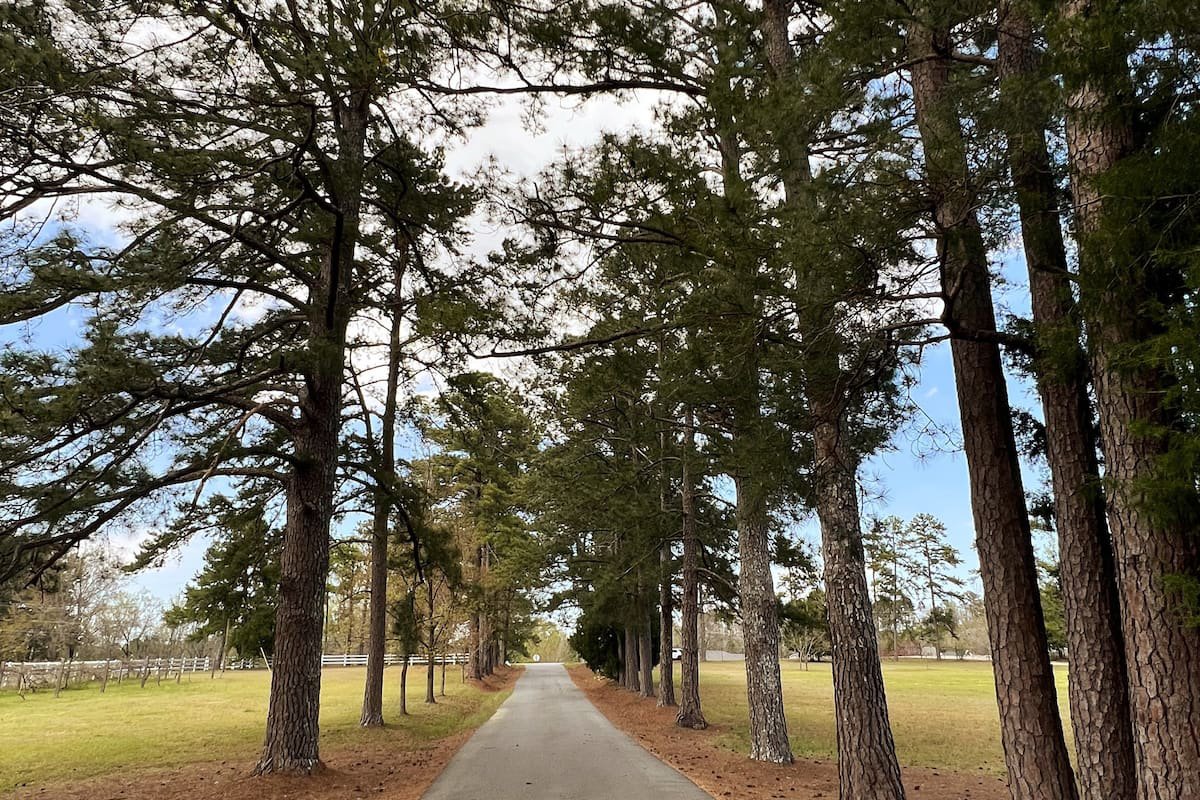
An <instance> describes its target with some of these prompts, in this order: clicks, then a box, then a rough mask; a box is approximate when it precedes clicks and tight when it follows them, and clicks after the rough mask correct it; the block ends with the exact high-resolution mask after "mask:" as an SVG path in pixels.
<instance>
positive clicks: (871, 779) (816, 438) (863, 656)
mask: <svg viewBox="0 0 1200 800" xmlns="http://www.w3.org/2000/svg"><path fill="white" fill-rule="evenodd" d="M810 403H813V401H812V400H810ZM813 416H814V418H815V419H816V424H815V426H814V428H813V445H814V448H815V450H816V454H815V455H816V458H815V475H816V491H817V516H818V518H819V519H820V522H821V546H822V552H823V553H824V556H825V592H826V597H827V599H828V608H829V639H830V645H831V650H832V651H833V694H834V703H835V707H836V709H837V752H838V785H839V787H840V789H841V796H842V797H844V798H855V800H859V799H862V800H866V799H867V798H871V799H872V800H875V799H878V800H883V799H884V798H903V797H904V785H903V783H901V781H900V764H899V761H898V760H897V759H896V745H895V742H894V740H893V738H892V728H891V723H890V722H889V720H888V707H887V695H886V694H885V692H884V685H883V672H882V670H881V669H880V660H879V640H878V637H877V636H876V632H875V620H874V617H873V616H872V614H871V602H870V593H869V591H868V589H867V572H866V561H865V558H864V556H863V542H862V522H861V520H860V518H859V511H858V480H857V467H856V465H855V463H854V459H853V457H852V456H851V455H850V453H849V452H847V450H848V448H847V446H846V437H845V435H844V433H843V431H842V427H843V421H844V420H843V416H842V414H841V412H840V411H839V410H837V409H836V408H832V407H830V406H829V405H827V404H825V403H815V404H813Z"/></svg>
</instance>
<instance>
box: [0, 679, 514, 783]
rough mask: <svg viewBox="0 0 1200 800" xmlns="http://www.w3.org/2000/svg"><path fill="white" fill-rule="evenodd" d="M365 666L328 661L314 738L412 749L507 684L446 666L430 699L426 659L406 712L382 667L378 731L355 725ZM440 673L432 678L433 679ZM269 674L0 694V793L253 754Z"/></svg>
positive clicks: (489, 704)
mask: <svg viewBox="0 0 1200 800" xmlns="http://www.w3.org/2000/svg"><path fill="white" fill-rule="evenodd" d="M364 676H365V669H363V668H353V667H350V668H333V669H326V670H325V672H324V674H323V676H322V679H321V744H322V747H323V748H333V749H336V748H340V747H344V746H350V745H354V744H356V743H365V742H368V741H369V742H372V743H380V742H387V743H389V744H391V743H392V742H394V743H395V746H396V747H397V748H415V747H419V746H420V745H421V744H422V743H424V742H428V741H432V740H435V739H441V738H443V737H446V736H450V735H453V734H455V733H458V732H459V731H461V730H464V729H468V728H472V727H475V726H477V725H479V724H480V723H482V722H483V721H484V720H486V719H487V718H488V717H489V716H491V714H492V712H493V711H495V710H496V708H497V707H499V705H500V703H501V702H503V701H504V699H505V698H506V697H507V696H508V694H509V692H508V691H483V690H480V689H477V688H475V687H474V686H471V685H469V684H463V683H461V682H460V673H459V670H458V669H457V668H454V667H451V668H449V669H448V670H447V673H446V696H445V697H438V704H437V705H434V706H428V705H426V704H425V703H424V699H425V682H424V678H425V674H424V668H420V667H418V668H411V669H410V670H409V673H408V677H409V682H408V709H409V714H410V716H408V717H401V716H400V715H399V682H400V670H399V668H398V667H388V669H387V672H386V673H385V681H386V683H385V690H384V718H385V719H386V720H387V722H388V727H387V728H386V729H385V730H382V731H380V730H364V729H362V728H360V727H359V726H358V717H359V711H360V709H361V705H362V692H363V679H364ZM440 678H441V675H440V673H439V674H438V679H439V682H438V687H439V688H440V685H441V684H440ZM269 687H270V676H269V675H268V673H267V672H266V671H253V672H226V673H225V674H224V675H223V676H221V677H218V678H216V679H215V680H212V679H210V678H209V676H208V673H195V674H194V675H192V676H191V680H190V681H189V679H188V677H187V676H186V675H185V676H184V679H183V682H182V683H181V684H178V685H176V684H175V682H174V680H171V681H164V682H163V683H162V685H161V686H160V685H156V684H155V683H154V681H153V679H151V681H150V682H149V683H147V684H146V688H145V689H141V688H139V687H138V682H137V681H136V680H133V681H126V682H125V683H124V684H123V685H121V686H117V685H116V684H114V683H110V684H109V686H108V691H107V692H105V693H104V694H101V693H100V691H99V689H98V688H97V687H95V686H89V687H85V688H79V689H71V690H67V691H64V692H63V693H62V695H61V696H60V697H59V698H57V699H56V698H55V697H54V693H53V692H38V693H37V694H27V695H25V699H24V700H22V699H21V698H20V697H19V696H17V695H16V694H13V693H11V692H4V693H0V792H4V791H6V790H9V789H12V788H13V787H15V786H20V785H23V784H25V785H42V784H45V783H53V782H56V781H63V780H77V779H81V778H86V777H91V776H96V775H107V774H110V773H114V772H118V771H121V772H124V771H126V770H131V769H143V768H148V767H166V766H175V765H180V764H188V763H192V762H198V761H221V760H225V759H241V760H253V759H254V757H255V755H256V753H257V750H258V748H259V746H260V745H261V744H262V739H263V733H264V730H265V727H264V726H265V720H266V715H267V694H268V690H269Z"/></svg>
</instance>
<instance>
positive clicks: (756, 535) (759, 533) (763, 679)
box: [734, 475, 792, 764]
mask: <svg viewBox="0 0 1200 800" xmlns="http://www.w3.org/2000/svg"><path fill="white" fill-rule="evenodd" d="M734 485H735V486H736V488H737V531H738V564H739V568H740V574H739V576H738V600H739V605H740V606H741V612H742V631H743V638H744V640H745V647H746V695H747V700H748V702H749V706H750V757H751V758H754V759H757V760H759V761H772V762H775V763H778V764H790V763H792V749H791V744H790V743H789V742H788V734H787V717H786V716H785V715H784V708H783V691H782V681H781V677H780V672H779V612H778V600H776V598H775V582H774V579H773V578H772V577H771V549H770V542H769V531H768V525H767V499H766V497H765V496H764V494H763V492H762V490H761V487H759V486H757V485H756V484H755V483H754V481H753V480H752V479H750V478H747V477H746V476H744V475H738V476H736V477H735V478H734Z"/></svg>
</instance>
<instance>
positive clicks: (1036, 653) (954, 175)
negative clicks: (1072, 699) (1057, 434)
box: [908, 22, 1076, 800]
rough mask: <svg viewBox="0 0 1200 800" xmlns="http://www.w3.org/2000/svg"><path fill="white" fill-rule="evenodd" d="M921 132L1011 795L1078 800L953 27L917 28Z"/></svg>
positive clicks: (915, 75) (915, 76) (912, 41)
mask: <svg viewBox="0 0 1200 800" xmlns="http://www.w3.org/2000/svg"><path fill="white" fill-rule="evenodd" d="M909 47H910V51H909V53H908V55H909V58H910V59H912V61H913V66H912V67H911V75H912V87H913V99H914V101H915V104H916V116H917V125H918V128H919V129H920V134H921V141H922V145H923V147H924V151H925V171H926V182H927V186H928V190H929V193H930V200H931V202H932V205H933V209H934V218H935V219H934V221H935V224H936V226H937V230H938V255H939V258H940V260H941V265H940V266H941V271H942V289H943V292H944V295H945V296H944V302H945V306H946V307H945V312H944V315H943V319H944V321H945V323H946V325H947V327H948V328H949V330H950V334H951V337H952V338H951V343H950V349H951V356H952V358H953V362H954V374H955V384H956V386H957V391H958V406H959V413H960V415H961V419H962V433H963V445H964V449H965V451H966V455H967V469H968V473H969V477H970V483H971V509H972V514H973V517H974V521H975V541H976V548H977V550H978V551H979V561H980V576H981V577H982V579H983V590H984V606H985V611H986V616H987V622H988V637H989V639H990V641H991V650H992V666H993V672H994V677H995V683H996V699H997V704H998V706H999V710H1000V728H1001V741H1002V743H1003V745H1004V756H1005V764H1006V765H1007V767H1008V784H1009V791H1010V793H1011V795H1012V797H1013V798H1014V800H1074V798H1075V797H1076V793H1075V779H1074V775H1073V774H1072V772H1071V763H1070V759H1069V757H1068V755H1067V747H1066V743H1065V740H1064V738H1063V731H1062V720H1061V718H1060V715H1059V713H1058V699H1057V694H1056V691H1055V686H1054V672H1053V670H1052V669H1051V666H1050V655H1049V651H1048V649H1047V645H1046V632H1045V623H1044V620H1043V616H1042V607H1041V600H1040V595H1039V592H1038V583H1037V570H1036V567H1035V564H1034V555H1033V543H1032V541H1031V537H1030V530H1029V518H1028V514H1027V512H1026V508H1025V492H1024V488H1023V487H1022V483H1021V472H1020V465H1019V460H1018V454H1017V447H1016V441H1015V437H1014V436H1013V427H1012V410H1011V408H1010V406H1009V402H1008V389H1007V386H1006V385H1005V379H1004V370H1003V367H1002V366H1001V360H1000V348H999V345H998V344H997V343H996V341H995V338H994V336H989V334H994V333H995V331H996V320H995V312H994V310H993V307H992V295H991V283H990V276H989V274H988V264H987V251H986V249H985V247H984V243H983V235H982V231H981V229H980V227H979V221H978V219H977V218H976V216H975V210H974V209H975V202H976V201H975V198H974V197H973V196H972V194H971V192H970V190H969V188H968V187H969V185H970V181H969V178H968V174H967V169H968V168H967V159H966V154H965V151H964V145H963V140H962V129H961V122H960V120H959V119H958V116H957V112H956V111H955V109H954V107H953V105H952V104H951V103H950V102H949V98H948V91H949V81H950V66H951V65H950V61H949V60H948V59H947V57H946V54H947V53H949V52H950V51H951V45H950V37H949V33H948V31H945V30H938V31H936V32H935V31H932V30H930V29H928V28H925V27H923V26H922V25H921V23H919V22H913V23H912V29H911V30H910V32H909Z"/></svg>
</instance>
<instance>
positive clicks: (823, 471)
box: [763, 0, 904, 800]
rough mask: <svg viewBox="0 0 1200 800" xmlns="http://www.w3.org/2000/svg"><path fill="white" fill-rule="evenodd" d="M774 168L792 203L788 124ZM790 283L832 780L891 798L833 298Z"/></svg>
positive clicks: (772, 36)
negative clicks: (824, 625) (829, 656)
mask: <svg viewBox="0 0 1200 800" xmlns="http://www.w3.org/2000/svg"><path fill="white" fill-rule="evenodd" d="M792 5H793V4H792V3H791V2H788V0H766V2H764V4H763V42H764V48H765V50H766V55H767V62H768V64H769V65H770V68H771V76H772V78H773V80H774V81H775V82H776V83H777V85H778V86H780V87H781V88H782V89H783V90H784V91H785V92H786V91H787V90H788V88H789V87H788V84H789V83H790V82H792V81H794V80H795V75H794V69H795V65H794V61H795V53H794V51H793V49H792V44H791V40H790V37H789V32H788V24H789V21H790V15H791V7H792ZM775 138H776V141H777V143H778V149H779V162H780V163H779V171H780V176H781V178H782V181H783V185H784V192H785V198H786V202H787V203H788V205H789V206H791V207H793V208H797V209H802V208H804V207H806V206H807V205H809V204H810V202H809V201H807V200H806V194H807V191H806V190H807V185H808V184H809V183H810V182H811V180H812V172H811V168H810V166H809V152H808V144H807V142H805V141H803V140H802V139H801V138H800V137H799V136H797V135H796V133H795V131H794V130H786V131H782V130H781V131H777V133H776V137H775ZM795 268H796V273H797V286H798V287H800V288H801V289H802V290H803V291H804V292H805V293H806V295H807V302H806V303H805V304H804V307H803V311H802V312H801V313H800V315H799V317H800V320H799V324H800V326H801V335H802V337H803V338H804V339H805V340H807V341H811V342H812V344H810V345H809V346H808V347H807V348H806V352H805V353H804V355H803V356H802V358H803V362H804V363H803V366H804V372H805V381H806V384H807V386H808V395H809V396H808V401H809V406H810V407H811V408H812V412H813V419H814V428H813V444H814V450H815V459H814V465H813V466H814V470H813V471H814V475H815V476H816V482H815V484H816V506H817V515H818V517H819V519H820V522H821V542H822V552H823V555H824V559H825V586H826V592H827V595H828V599H829V628H830V639H831V642H832V645H833V646H832V650H833V675H834V704H835V708H836V718H837V750H838V785H839V789H840V793H841V795H842V797H844V798H854V799H855V800H867V799H868V798H871V799H872V800H897V799H898V798H903V797H904V786H903V784H902V783H901V781H900V766H899V762H898V761H897V759H896V748H895V743H894V742H893V739H892V730H891V726H890V723H889V721H888V710H887V697H886V695H885V693H884V686H883V673H882V671H881V669H880V665H879V645H878V639H877V637H876V632H875V623H874V618H873V617H872V615H871V598H870V593H869V591H868V588H867V576H866V564H865V561H864V558H863V546H862V525H861V520H860V518H859V512H858V494H857V486H858V477H857V469H858V465H857V461H856V459H855V458H854V456H853V455H852V454H851V452H850V450H849V447H848V444H847V442H848V437H847V436H846V414H845V411H844V408H845V405H846V403H845V398H841V397H839V396H838V391H839V390H838V388H837V387H838V386H839V384H840V383H841V381H840V378H841V372H842V366H841V364H840V357H841V356H840V353H841V351H842V349H843V348H842V342H841V341H840V339H839V336H838V333H837V330H838V325H837V324H836V313H837V301H838V298H837V297H836V296H833V294H832V292H831V291H830V290H829V289H828V288H826V287H829V286H831V285H834V284H835V283H837V281H835V280H831V278H830V276H822V275H820V274H819V273H815V274H814V273H811V272H809V271H806V269H805V267H804V265H802V264H797V265H796V267H795Z"/></svg>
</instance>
